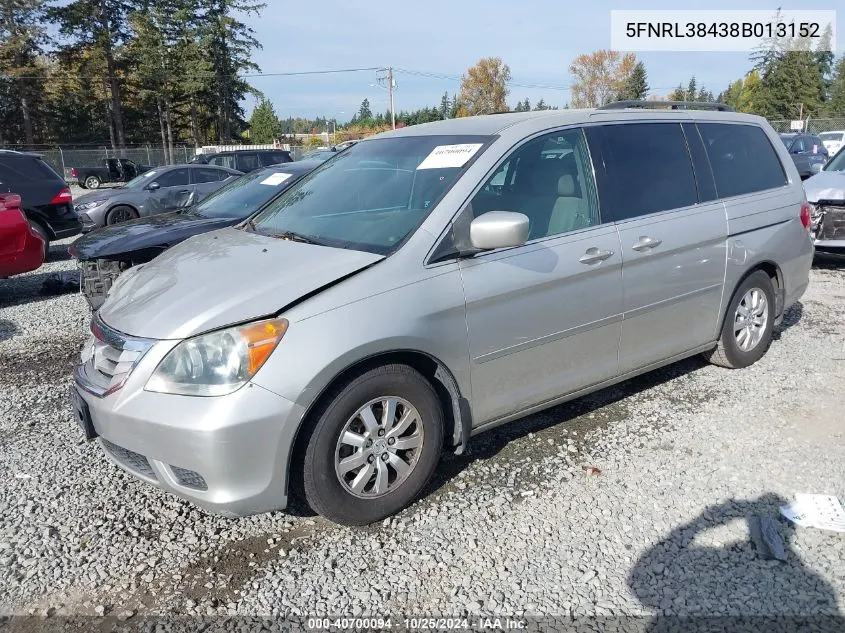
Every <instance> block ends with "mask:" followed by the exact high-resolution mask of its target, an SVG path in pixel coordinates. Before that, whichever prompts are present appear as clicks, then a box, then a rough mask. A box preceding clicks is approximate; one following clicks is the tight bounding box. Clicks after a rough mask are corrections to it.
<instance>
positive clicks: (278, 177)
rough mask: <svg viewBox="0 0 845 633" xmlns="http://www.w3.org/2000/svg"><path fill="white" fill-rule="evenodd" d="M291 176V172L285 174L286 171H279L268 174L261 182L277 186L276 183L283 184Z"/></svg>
mask: <svg viewBox="0 0 845 633" xmlns="http://www.w3.org/2000/svg"><path fill="white" fill-rule="evenodd" d="M290 177H291V174H285V173H281V172H279V173H275V174H272V175H270V176H267V178H265V179H264V180H262V181H261V184H262V185H273V186H276V185H280V184H282V183H283V182H284V181H285V180H287V179H288V178H290Z"/></svg>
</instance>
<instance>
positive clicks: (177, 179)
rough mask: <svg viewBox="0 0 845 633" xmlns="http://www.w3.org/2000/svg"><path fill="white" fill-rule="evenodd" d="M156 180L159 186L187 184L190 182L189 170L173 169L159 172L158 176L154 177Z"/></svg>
mask: <svg viewBox="0 0 845 633" xmlns="http://www.w3.org/2000/svg"><path fill="white" fill-rule="evenodd" d="M156 182H157V183H158V184H159V186H160V187H161V188H164V187H180V186H184V185H188V184H190V182H191V170H190V169H173V170H171V171H168V172H165V173H163V174H161V175H160V176H159V177H158V178H156Z"/></svg>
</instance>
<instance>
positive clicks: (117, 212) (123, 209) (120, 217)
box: [106, 204, 138, 226]
mask: <svg viewBox="0 0 845 633" xmlns="http://www.w3.org/2000/svg"><path fill="white" fill-rule="evenodd" d="M137 217H138V212H137V211H136V210H135V209H133V208H132V207H129V206H127V205H125V204H121V205H118V206H116V207H115V208H114V209H109V212H108V213H107V214H106V226H111V225H112V224H119V223H121V222H127V221H129V220H134V219H135V218H137Z"/></svg>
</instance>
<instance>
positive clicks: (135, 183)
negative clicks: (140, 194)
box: [123, 169, 161, 189]
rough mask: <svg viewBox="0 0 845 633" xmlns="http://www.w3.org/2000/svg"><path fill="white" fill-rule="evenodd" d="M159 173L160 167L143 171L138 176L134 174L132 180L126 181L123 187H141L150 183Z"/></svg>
mask: <svg viewBox="0 0 845 633" xmlns="http://www.w3.org/2000/svg"><path fill="white" fill-rule="evenodd" d="M159 174H161V170H160V169H153V170H150V171H147V172H144V173H143V174H141V175H140V176H135V178H133V179H132V180H130V181H129V182H127V183H126V184H125V185H123V188H124V189H143V188H144V187H146V186H147V185H148V184H150V183H151V182H152V181H153V180H155V179H156V178H157V177H158V176H159Z"/></svg>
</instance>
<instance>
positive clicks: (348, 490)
mask: <svg viewBox="0 0 845 633" xmlns="http://www.w3.org/2000/svg"><path fill="white" fill-rule="evenodd" d="M315 415H316V416H317V418H316V420H317V421H316V424H315V426H314V429H313V431H312V432H311V435H310V437H309V439H308V445H307V448H306V450H305V458H304V465H303V472H302V483H303V487H304V489H305V498H306V500H307V501H308V504H309V505H310V506H311V508H313V509H314V510H315V511H316V512H318V513H319V514H321V515H323V516H325V517H326V518H328V519H330V520H332V521H334V522H336V523H340V524H343V525H366V524H368V523H373V522H375V521H379V520H381V519H384V518H385V517H388V516H390V515H392V514H394V513H396V512H398V511H399V510H401V509H402V508H403V507H405V506H406V505H407V504H408V503H410V502H411V501H413V500H414V499H415V498H416V497H417V496H418V495H419V494H420V492H421V491H422V489H423V487H424V486H425V485H426V483H428V481H429V479H430V478H431V475H432V474H433V473H434V469H435V468H436V466H437V462H438V460H439V458H440V450H441V447H442V445H443V412H442V409H441V406H440V401H439V400H438V398H437V394H436V393H435V391H434V389H433V388H432V386H431V384H430V383H429V382H428V381H427V380H426V379H425V378H424V377H423V376H422V375H421V374H420V373H419V372H418V371H416V370H415V369H413V368H411V367H408V366H407V365H385V366H383V367H376V368H374V369H371V370H369V371H367V372H365V373H363V374H361V375H360V376H358V377H357V378H355V379H354V380H352V381H350V382H349V383H347V384H346V385H345V386H344V387H342V388H341V389H339V390H338V391H336V392H335V393H334V394H332V395H331V396H330V397H329V398H328V400H327V403H326V404H325V405H324V406H323V407H322V408H321V409H319V410H318V411H317V412H315Z"/></svg>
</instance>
